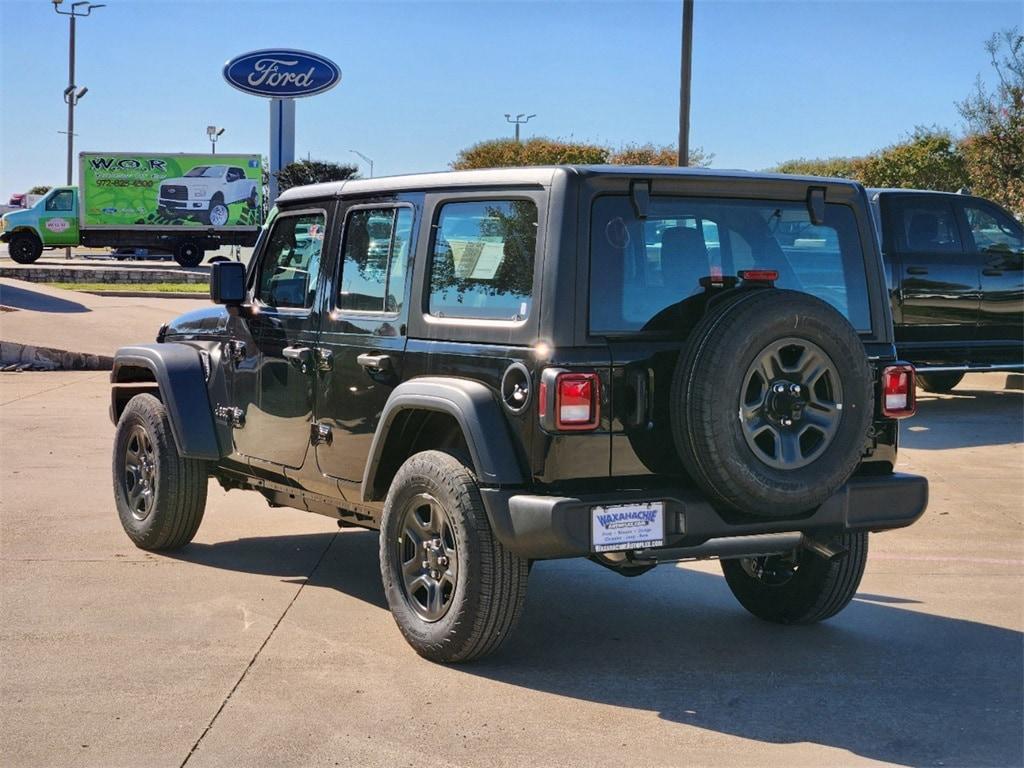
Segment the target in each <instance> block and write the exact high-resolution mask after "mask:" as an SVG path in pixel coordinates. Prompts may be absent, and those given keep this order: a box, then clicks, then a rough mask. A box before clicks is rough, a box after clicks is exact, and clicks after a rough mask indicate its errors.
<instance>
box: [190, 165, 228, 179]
mask: <svg viewBox="0 0 1024 768" xmlns="http://www.w3.org/2000/svg"><path fill="white" fill-rule="evenodd" d="M225 168H227V166H226V165H197V166H196V167H195V168H193V169H192V170H191V171H189V172H188V173H186V174H185V178H186V179H194V178H197V177H202V178H204V179H212V178H215V177H217V176H223V175H224V169H225Z"/></svg>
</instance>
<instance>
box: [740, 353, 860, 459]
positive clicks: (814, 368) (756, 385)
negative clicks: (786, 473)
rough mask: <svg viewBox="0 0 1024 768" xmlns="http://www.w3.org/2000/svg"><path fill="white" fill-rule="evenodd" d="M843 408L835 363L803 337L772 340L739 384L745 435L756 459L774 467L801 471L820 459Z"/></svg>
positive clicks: (829, 441) (841, 388)
mask: <svg viewBox="0 0 1024 768" xmlns="http://www.w3.org/2000/svg"><path fill="white" fill-rule="evenodd" d="M842 409H843V386H842V383H841V382H840V379H839V375H838V373H837V371H836V365H835V363H834V362H833V361H832V358H830V357H829V356H828V354H827V353H826V352H825V351H824V350H823V349H822V348H821V347H819V346H818V345H817V344H814V343H813V342H810V341H808V340H806V339H798V338H784V339H780V340H778V341H775V342H772V343H771V344H769V345H768V346H767V347H765V349H764V350H762V351H761V353H760V354H759V355H757V357H755V358H754V361H753V362H752V363H751V364H750V367H749V368H748V369H747V374H746V376H745V377H744V380H743V387H742V389H741V394H740V421H741V424H742V427H743V436H744V438H746V442H747V445H748V446H749V447H750V450H751V451H753V453H754V455H755V456H757V458H758V459H760V460H761V461H762V462H764V463H765V464H767V465H768V466H770V467H773V468H775V469H798V468H800V467H805V466H807V465H808V464H810V463H811V462H812V461H814V460H815V459H816V458H817V457H818V456H820V455H821V453H822V452H823V451H824V450H825V449H826V448H827V447H828V446H829V444H830V443H831V442H832V438H833V437H835V434H836V431H837V429H838V427H839V422H840V420H841V419H842V415H843V411H842Z"/></svg>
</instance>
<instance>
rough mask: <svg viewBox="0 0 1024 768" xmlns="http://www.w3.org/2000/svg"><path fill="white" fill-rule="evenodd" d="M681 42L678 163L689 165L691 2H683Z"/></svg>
mask: <svg viewBox="0 0 1024 768" xmlns="http://www.w3.org/2000/svg"><path fill="white" fill-rule="evenodd" d="M682 32H683V40H682V47H681V48H680V51H679V54H680V66H679V162H678V165H679V167H680V168H683V167H685V166H687V165H689V164H690V80H691V75H692V71H693V0H683V30H682Z"/></svg>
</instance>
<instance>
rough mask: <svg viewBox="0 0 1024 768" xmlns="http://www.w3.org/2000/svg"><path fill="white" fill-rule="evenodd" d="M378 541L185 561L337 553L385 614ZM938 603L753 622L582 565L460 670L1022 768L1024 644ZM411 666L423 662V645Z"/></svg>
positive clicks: (666, 571) (564, 573)
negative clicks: (787, 622) (940, 611)
mask: <svg viewBox="0 0 1024 768" xmlns="http://www.w3.org/2000/svg"><path fill="white" fill-rule="evenodd" d="M377 546H378V537H377V534H376V533H372V532H357V531H350V532H345V533H343V534H341V535H337V536H335V534H330V533H324V534H306V535H297V536H279V537H267V538H248V539H239V540H236V541H226V542H220V543H216V544H209V545H200V544H192V545H189V546H188V547H186V548H185V549H184V550H182V551H181V552H180V553H178V554H177V555H176V556H177V557H178V558H179V559H181V560H187V561H190V562H194V563H197V564H203V565H208V566H211V567H215V568H227V569H230V570H237V571H245V572H250V573H258V574H269V575H276V576H281V577H283V578H284V579H286V580H288V581H295V582H296V583H301V582H302V581H303V577H305V576H306V574H308V573H309V570H308V568H309V565H308V564H309V563H310V562H311V556H312V553H311V552H310V551H309V550H311V549H312V550H315V551H317V552H323V550H325V549H327V548H328V547H330V549H329V550H328V551H327V552H326V554H325V555H324V557H323V558H322V559H321V560H320V565H319V566H318V567H317V568H316V569H315V571H314V572H313V573H312V574H311V575H310V576H309V577H308V579H307V580H305V583H306V585H307V587H326V588H330V589H335V590H338V591H339V592H342V593H344V594H345V595H349V596H352V597H356V598H357V599H360V600H363V601H365V602H367V603H369V604H371V605H374V606H376V607H379V608H385V607H386V604H385V601H384V595H383V591H382V589H381V586H380V577H379V570H378V561H377ZM296 550H299V551H304V552H306V553H307V555H310V556H309V557H302V558H296V557H295V553H296ZM296 559H301V560H303V561H304V562H305V563H306V564H307V565H306V566H305V568H306V570H303V569H302V568H300V567H298V565H297V564H290V562H291V563H294V562H295V560H296ZM870 569H871V564H870V559H869V563H868V572H869V574H870ZM903 604H914V605H920V606H921V607H920V608H917V607H915V608H906V607H903ZM927 608H928V606H927V604H923V603H921V602H920V601H918V600H913V599H909V598H905V597H900V596H886V595H877V594H869V593H863V594H859V595H858V596H857V597H856V598H855V599H854V602H853V603H852V604H851V605H850V606H849V607H848V608H847V609H846V610H845V611H844V612H843V613H842V614H840V615H839V616H837V617H836V618H834V619H832V620H831V621H828V622H825V623H822V624H818V625H814V626H810V627H780V626H775V625H772V624H768V623H765V622H762V621H759V620H757V619H755V618H754V617H752V616H750V615H749V614H747V613H746V612H745V611H744V610H743V609H742V608H741V607H740V606H739V604H738V603H737V602H736V601H735V600H734V598H733V597H732V594H731V593H730V592H729V590H728V587H727V586H726V584H725V581H724V579H722V578H721V577H720V576H719V575H718V574H717V573H705V572H702V571H697V570H692V569H683V568H677V567H673V566H671V565H664V566H660V567H658V568H656V569H655V570H653V571H651V572H650V573H648V574H645V575H643V576H640V577H638V578H633V579H624V578H622V577H621V576H619V575H617V574H614V573H611V572H609V571H606V570H604V569H602V568H600V567H599V566H596V565H594V564H592V563H589V562H586V561H581V560H566V561H551V562H542V563H537V564H536V565H535V567H534V569H533V572H532V573H531V577H530V587H529V594H528V597H527V601H526V609H525V611H524V615H523V618H522V621H521V623H520V625H519V627H518V628H517V629H516V631H515V632H514V634H513V635H512V636H511V637H510V638H509V640H508V641H507V642H506V644H505V645H504V646H503V647H502V649H501V650H499V651H498V653H497V654H496V655H495V656H493V657H490V658H487V659H484V660H482V661H479V662H476V663H473V664H466V665H461V666H456V667H453V668H454V669H458V670H459V671H461V672H463V673H465V674H467V675H475V676H479V677H483V678H487V679H491V680H495V681H500V682H502V683H505V684H507V685H511V686H518V687H521V688H524V689H529V690H534V691H543V692H547V693H553V694H556V695H559V696H567V697H571V698H574V699H579V700H581V701H591V702H595V703H599V704H608V705H611V706H615V707H628V708H630V709H637V710H645V711H651V712H656V713H657V714H658V716H659V717H661V718H663V719H664V720H667V721H671V722H676V723H682V724H685V725H688V726H692V727H697V728H703V729H707V730H709V731H715V732H718V733H723V734H730V735H734V736H739V737H741V738H744V739H752V740H757V741H762V742H765V743H770V744H790V743H801V742H811V743H815V744H821V745H824V746H828V747H834V748H837V749H843V750H847V751H849V752H851V753H853V754H856V755H859V756H862V757H865V758H870V759H874V760H882V761H887V762H891V763H897V764H901V765H924V764H942V763H945V764H946V765H971V766H981V765H998V766H1006V765H1021V764H1022V762H1024V747H1022V739H1021V721H1022V712H1021V706H1022V705H1021V702H1022V698H1024V683H1022V680H1024V650H1022V649H1024V645H1022V642H1024V635H1022V633H1020V632H1017V631H1013V630H1009V629H1004V628H1001V627H996V626H990V625H986V624H982V623H978V622H972V621H965V620H961V619H953V618H947V617H943V616H934V615H929V614H926V613H923V612H921V611H923V610H927ZM381 620H382V621H387V622H390V619H389V618H386V617H383V616H382V618H381ZM406 662H407V663H409V664H416V663H423V664H425V663H427V662H421V661H418V660H417V659H416V658H415V657H414V656H413V654H412V651H409V654H408V658H407V659H406ZM680 749H681V750H683V749H685V743H684V742H683V741H682V739H681V741H680ZM682 755H683V753H682V752H681V753H680V756H681V757H682Z"/></svg>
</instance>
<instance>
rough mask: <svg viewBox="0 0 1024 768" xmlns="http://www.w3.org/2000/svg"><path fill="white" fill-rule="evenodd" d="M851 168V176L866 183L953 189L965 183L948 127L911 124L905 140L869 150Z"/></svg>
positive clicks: (879, 185)
mask: <svg viewBox="0 0 1024 768" xmlns="http://www.w3.org/2000/svg"><path fill="white" fill-rule="evenodd" d="M855 168H856V175H855V176H854V177H853V178H856V179H858V180H859V181H861V182H863V183H864V184H865V185H867V186H869V187H902V188H904V189H937V190H940V191H944V192H956V191H957V190H958V189H960V188H961V187H965V186H967V184H968V176H967V167H966V164H965V163H964V157H963V155H962V154H961V152H960V148H959V146H958V145H957V142H956V141H955V140H954V138H953V136H952V135H951V134H950V133H949V131H944V130H940V129H938V128H922V127H918V128H915V129H914V132H913V133H912V134H911V135H910V136H909V137H908V139H907V140H906V141H901V142H899V143H897V144H893V145H891V146H888V147H886V148H885V149H882V150H879V151H878V152H873V153H872V154H870V155H868V156H867V157H865V158H863V159H862V161H861V162H860V163H858V164H855Z"/></svg>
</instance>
